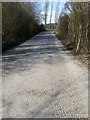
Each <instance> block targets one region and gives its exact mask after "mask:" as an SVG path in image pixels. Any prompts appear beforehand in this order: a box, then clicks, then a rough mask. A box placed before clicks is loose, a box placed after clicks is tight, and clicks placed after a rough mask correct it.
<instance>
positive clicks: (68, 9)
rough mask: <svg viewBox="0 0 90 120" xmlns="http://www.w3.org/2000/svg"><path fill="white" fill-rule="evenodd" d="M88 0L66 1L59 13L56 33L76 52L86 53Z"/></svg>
mask: <svg viewBox="0 0 90 120" xmlns="http://www.w3.org/2000/svg"><path fill="white" fill-rule="evenodd" d="M89 7H90V5H89V2H75V3H74V2H67V3H66V4H65V5H64V8H63V9H62V12H61V14H60V17H59V20H58V24H57V28H56V35H57V36H58V38H59V39H60V40H62V42H63V43H64V45H65V46H66V47H67V48H68V49H69V50H72V51H73V52H74V53H76V54H79V53H80V54H88V52H89V48H88V41H89V35H90V34H89V31H90V22H89V13H90V11H89Z"/></svg>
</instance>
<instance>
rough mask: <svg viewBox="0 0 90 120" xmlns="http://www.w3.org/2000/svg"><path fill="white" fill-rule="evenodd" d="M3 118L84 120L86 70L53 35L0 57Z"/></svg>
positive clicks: (48, 32)
mask: <svg viewBox="0 0 90 120" xmlns="http://www.w3.org/2000/svg"><path fill="white" fill-rule="evenodd" d="M2 61H3V64H2V65H3V66H2V67H3V69H2V70H3V74H2V76H3V80H2V87H3V88H2V110H3V111H2V116H3V118H37V117H40V118H57V117H58V118H70V117H71V118H79V117H80V118H87V117H88V69H87V67H85V66H83V65H82V64H81V63H80V62H79V61H77V60H75V59H74V57H73V56H72V55H70V53H69V51H67V50H66V49H65V48H64V46H63V45H62V44H61V42H60V41H58V40H57V38H56V37H55V35H54V34H53V32H50V31H46V32H42V33H40V34H38V35H36V36H34V37H33V38H31V39H30V40H28V41H27V42H24V43H23V44H20V45H19V46H17V47H15V48H14V49H12V50H8V51H7V52H5V53H4V54H3V58H2Z"/></svg>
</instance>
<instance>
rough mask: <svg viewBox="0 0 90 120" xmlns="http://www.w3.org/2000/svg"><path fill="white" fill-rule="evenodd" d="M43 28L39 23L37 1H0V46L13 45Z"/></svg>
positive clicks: (7, 46)
mask: <svg viewBox="0 0 90 120" xmlns="http://www.w3.org/2000/svg"><path fill="white" fill-rule="evenodd" d="M43 30H45V29H44V26H43V25H40V17H39V10H38V5H37V3H30V2H5V3H2V48H3V51H4V50H6V49H8V48H10V47H13V46H15V45H17V44H19V43H21V42H23V41H25V40H27V39H29V38H30V37H32V36H33V35H35V34H37V33H39V32H41V31H43Z"/></svg>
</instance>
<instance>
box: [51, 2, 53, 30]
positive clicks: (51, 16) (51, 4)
mask: <svg viewBox="0 0 90 120" xmlns="http://www.w3.org/2000/svg"><path fill="white" fill-rule="evenodd" d="M52 12H53V2H52V3H51V13H50V29H51V21H52Z"/></svg>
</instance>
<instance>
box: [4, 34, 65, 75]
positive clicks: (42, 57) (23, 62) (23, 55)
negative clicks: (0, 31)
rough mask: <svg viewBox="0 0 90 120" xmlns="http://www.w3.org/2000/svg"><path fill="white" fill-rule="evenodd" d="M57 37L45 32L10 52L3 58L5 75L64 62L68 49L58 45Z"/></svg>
mask: <svg viewBox="0 0 90 120" xmlns="http://www.w3.org/2000/svg"><path fill="white" fill-rule="evenodd" d="M55 39H56V38H55V36H54V35H52V33H51V32H43V33H40V34H38V35H36V36H35V37H33V38H32V39H30V40H28V41H27V42H25V43H23V44H21V45H19V46H17V47H15V48H14V49H11V50H8V51H7V52H5V53H4V54H3V57H2V63H3V64H2V70H3V73H4V74H9V73H12V72H18V71H24V70H25V69H30V68H31V67H33V66H34V65H36V64H37V63H38V64H43V63H45V62H46V63H47V64H57V63H59V62H62V61H63V62H64V59H63V57H61V56H60V54H63V53H64V51H66V49H65V48H64V47H63V46H62V44H60V45H57V43H56V40H55Z"/></svg>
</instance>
